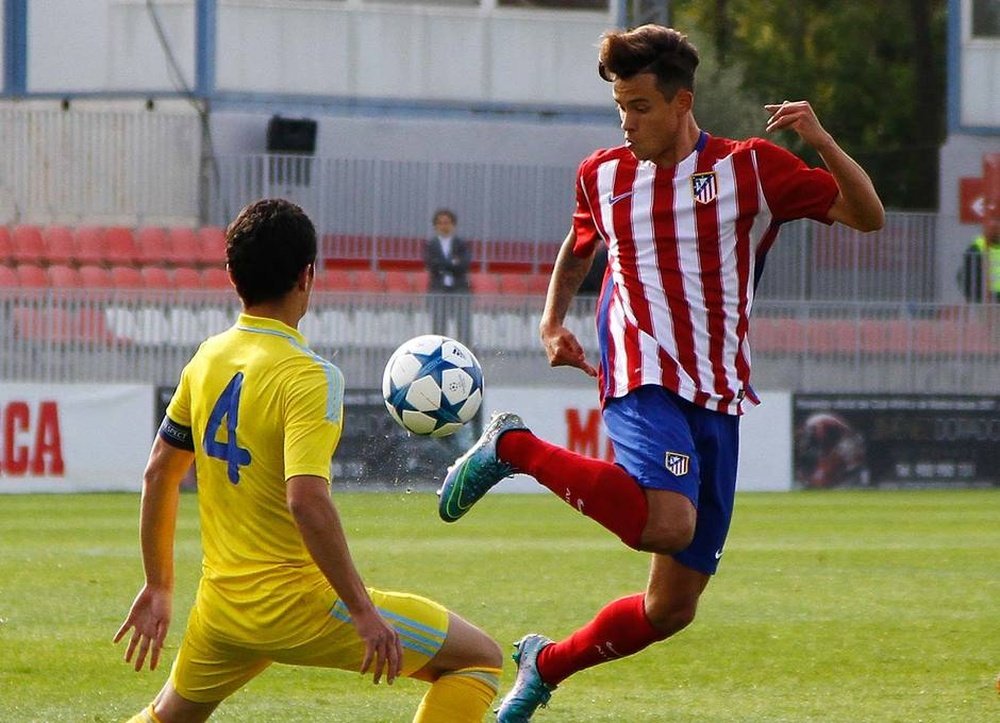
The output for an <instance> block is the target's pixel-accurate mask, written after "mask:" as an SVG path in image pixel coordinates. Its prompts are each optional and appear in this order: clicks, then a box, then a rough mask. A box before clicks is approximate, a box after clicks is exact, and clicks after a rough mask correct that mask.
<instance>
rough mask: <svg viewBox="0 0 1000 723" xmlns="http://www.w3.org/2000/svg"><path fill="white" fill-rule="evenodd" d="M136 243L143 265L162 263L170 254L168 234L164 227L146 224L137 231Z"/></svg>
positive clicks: (139, 261)
mask: <svg viewBox="0 0 1000 723" xmlns="http://www.w3.org/2000/svg"><path fill="white" fill-rule="evenodd" d="M135 245H136V248H137V251H138V255H139V258H138V259H136V261H137V262H138V263H139V264H141V265H154V266H155V265H157V264H162V263H164V262H165V260H166V259H167V258H168V257H169V256H170V245H169V241H168V239H167V234H166V232H165V231H164V230H163V229H162V228H157V227H156V226H145V227H143V228H140V229H138V230H137V231H136V232H135Z"/></svg>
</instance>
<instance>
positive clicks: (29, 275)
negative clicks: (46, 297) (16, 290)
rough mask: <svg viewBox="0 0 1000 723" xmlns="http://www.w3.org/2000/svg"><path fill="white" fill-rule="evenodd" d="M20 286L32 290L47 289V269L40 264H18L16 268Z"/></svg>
mask: <svg viewBox="0 0 1000 723" xmlns="http://www.w3.org/2000/svg"><path fill="white" fill-rule="evenodd" d="M15 271H17V279H18V282H19V285H20V286H22V287H24V288H30V289H47V288H48V287H49V275H48V273H47V272H46V271H45V268H44V267H42V266H39V265H38V264H18V265H17V267H15Z"/></svg>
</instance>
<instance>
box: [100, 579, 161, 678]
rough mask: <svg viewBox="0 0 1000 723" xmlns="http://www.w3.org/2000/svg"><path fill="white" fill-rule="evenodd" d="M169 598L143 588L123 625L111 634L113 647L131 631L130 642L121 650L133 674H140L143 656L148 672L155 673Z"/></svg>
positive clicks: (148, 588) (157, 589)
mask: <svg viewBox="0 0 1000 723" xmlns="http://www.w3.org/2000/svg"><path fill="white" fill-rule="evenodd" d="M172 597H173V595H172V593H171V591H170V590H167V589H164V588H153V587H149V586H148V585H144V586H143V588H142V590H140V591H139V594H138V595H136V596H135V600H134V601H133V602H132V608H131V609H130V610H129V612H128V617H126V618H125V622H123V623H122V625H121V627H120V628H118V632H117V633H115V637H114V642H115V643H117V642H118V641H119V640H121V639H122V638H123V637H125V633H127V632H128V631H129V630H131V631H132V638H131V639H130V640H129V641H128V647H127V648H125V660H126V662H130V663H131V662H132V659H133V656H134V657H135V664H134V667H135V669H136V670H137V671H139V670H142V666H143V664H144V663H145V662H146V657H147V656H149V669H150V670H156V665H157V663H159V662H160V651H161V650H163V641H164V639H165V638H166V637H167V630H168V629H169V627H170V615H171V607H172Z"/></svg>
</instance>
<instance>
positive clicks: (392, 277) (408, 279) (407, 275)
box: [382, 270, 423, 294]
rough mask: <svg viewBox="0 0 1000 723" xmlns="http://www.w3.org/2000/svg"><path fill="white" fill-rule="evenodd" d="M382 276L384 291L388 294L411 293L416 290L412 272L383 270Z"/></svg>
mask: <svg viewBox="0 0 1000 723" xmlns="http://www.w3.org/2000/svg"><path fill="white" fill-rule="evenodd" d="M421 276H423V274H421ZM382 278H383V283H384V285H385V291H386V292H388V293H390V294H412V293H414V292H415V291H416V290H417V288H416V284H415V283H414V278H413V274H412V273H411V272H409V271H397V270H392V271H385V272H383V277H382Z"/></svg>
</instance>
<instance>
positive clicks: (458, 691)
mask: <svg viewBox="0 0 1000 723" xmlns="http://www.w3.org/2000/svg"><path fill="white" fill-rule="evenodd" d="M499 687H500V668H462V669H461V670H456V671H454V672H451V673H446V674H444V675H442V676H441V677H440V678H438V679H437V680H436V681H434V684H433V685H431V687H430V690H428V691H427V693H426V694H425V695H424V699H423V700H422V701H420V707H419V708H417V714H416V715H415V716H414V717H413V723H480V722H481V721H482V720H483V716H484V715H485V714H486V711H487V710H488V709H489V707H490V703H492V702H493V699H494V698H495V697H496V694H497V689H498V688H499Z"/></svg>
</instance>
